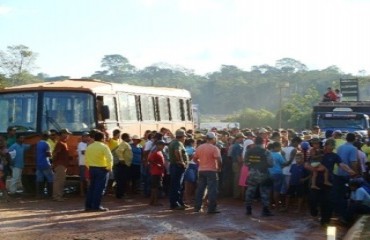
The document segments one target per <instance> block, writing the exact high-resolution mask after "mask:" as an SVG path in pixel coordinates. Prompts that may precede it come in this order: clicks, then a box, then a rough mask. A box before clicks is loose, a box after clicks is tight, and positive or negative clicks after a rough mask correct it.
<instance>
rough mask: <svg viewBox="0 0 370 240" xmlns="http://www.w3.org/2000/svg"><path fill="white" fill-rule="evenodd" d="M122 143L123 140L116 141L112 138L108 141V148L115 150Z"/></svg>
mask: <svg viewBox="0 0 370 240" xmlns="http://www.w3.org/2000/svg"><path fill="white" fill-rule="evenodd" d="M120 143H121V139H114V138H111V139H109V141H108V143H107V144H108V147H109V149H110V150H111V151H112V150H113V149H115V148H116V147H117V146H118V145H119V144H120Z"/></svg>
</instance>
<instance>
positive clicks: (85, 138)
mask: <svg viewBox="0 0 370 240" xmlns="http://www.w3.org/2000/svg"><path fill="white" fill-rule="evenodd" d="M90 140H91V139H90V133H89V132H84V133H82V136H81V142H79V143H78V144H77V154H78V167H79V170H80V171H79V172H80V196H81V197H82V196H84V195H85V193H86V190H87V181H86V177H85V176H86V164H85V152H86V148H87V145H88V144H89V142H90Z"/></svg>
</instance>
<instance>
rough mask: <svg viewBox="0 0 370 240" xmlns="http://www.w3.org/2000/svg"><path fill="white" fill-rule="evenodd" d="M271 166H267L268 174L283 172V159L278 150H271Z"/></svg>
mask: <svg viewBox="0 0 370 240" xmlns="http://www.w3.org/2000/svg"><path fill="white" fill-rule="evenodd" d="M271 156H272V161H273V164H274V165H273V166H272V167H271V168H269V172H270V174H271V175H272V174H283V170H282V165H283V164H284V163H285V159H284V157H283V155H281V153H280V152H271Z"/></svg>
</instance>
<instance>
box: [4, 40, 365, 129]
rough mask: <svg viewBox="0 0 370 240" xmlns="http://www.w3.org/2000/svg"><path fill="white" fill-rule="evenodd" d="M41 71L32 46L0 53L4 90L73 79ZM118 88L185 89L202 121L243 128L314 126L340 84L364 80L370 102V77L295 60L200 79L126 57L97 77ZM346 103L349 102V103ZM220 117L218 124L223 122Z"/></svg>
mask: <svg viewBox="0 0 370 240" xmlns="http://www.w3.org/2000/svg"><path fill="white" fill-rule="evenodd" d="M36 66H37V53H35V52H33V51H32V50H31V49H29V48H28V47H27V46H24V45H14V46H8V47H7V48H6V49H4V50H0V86H1V87H8V86H16V85H21V84H27V83H35V82H43V81H57V80H63V79H68V78H69V76H49V75H48V74H47V73H37V74H36V75H33V74H32V72H33V70H34V69H35V67H36ZM83 78H94V79H99V80H103V81H109V82H115V83H127V84H135V85H142V86H148V85H151V86H161V87H175V88H184V89H187V90H189V91H190V92H191V94H192V98H193V103H194V104H198V105H199V110H200V113H201V114H202V115H201V120H205V116H214V118H216V119H212V120H225V121H237V122H240V124H241V127H243V128H246V127H257V126H266V125H269V126H272V127H275V128H276V127H278V122H279V119H280V114H281V120H282V121H281V123H282V124H281V127H284V128H288V127H289V128H295V129H303V128H308V127H310V124H311V123H310V116H311V110H312V106H313V105H314V104H316V103H317V102H319V101H320V100H321V97H322V95H323V94H324V93H325V91H326V89H327V87H332V88H339V81H340V79H341V78H342V79H353V78H357V79H359V86H360V99H361V100H370V99H369V96H370V87H369V83H370V81H369V80H370V76H369V75H368V74H367V73H366V72H365V71H359V73H358V75H352V74H348V73H344V72H342V71H341V69H339V68H338V67H337V66H335V65H333V66H328V67H327V68H325V69H321V70H318V69H308V68H307V66H306V65H305V64H304V63H302V62H300V61H298V60H295V59H292V58H289V57H286V58H282V59H279V60H276V63H275V65H274V66H270V65H267V64H265V65H258V66H257V65H256V66H252V67H251V69H250V70H244V69H241V68H238V66H234V65H221V66H220V68H219V70H218V71H214V72H210V73H207V74H204V75H199V74H196V73H195V72H194V70H192V69H186V68H184V67H181V66H173V65H171V64H168V63H157V64H153V65H151V66H147V67H145V68H143V69H138V68H136V67H135V66H133V65H132V64H130V61H129V59H127V58H126V57H124V56H122V55H120V54H111V55H105V56H102V59H101V69H96V70H95V72H93V73H92V74H91V76H83ZM344 100H346V99H344ZM217 118H218V119H217Z"/></svg>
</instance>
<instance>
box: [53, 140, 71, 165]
mask: <svg viewBox="0 0 370 240" xmlns="http://www.w3.org/2000/svg"><path fill="white" fill-rule="evenodd" d="M53 165H54V166H58V165H63V166H65V167H68V165H69V155H68V145H67V143H66V142H64V141H58V142H57V144H56V145H55V149H54V152H53Z"/></svg>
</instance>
